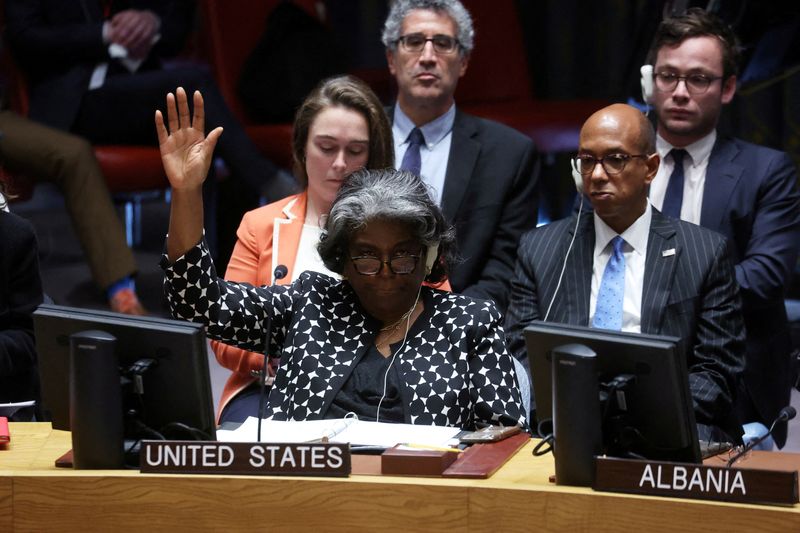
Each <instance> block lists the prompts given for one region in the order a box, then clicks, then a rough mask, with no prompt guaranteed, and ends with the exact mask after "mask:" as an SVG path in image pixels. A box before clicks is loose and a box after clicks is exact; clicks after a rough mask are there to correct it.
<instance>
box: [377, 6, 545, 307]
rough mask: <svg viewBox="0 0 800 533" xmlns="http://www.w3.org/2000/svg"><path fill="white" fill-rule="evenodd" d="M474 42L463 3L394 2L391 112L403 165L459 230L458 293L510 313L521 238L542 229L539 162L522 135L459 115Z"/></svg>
mask: <svg viewBox="0 0 800 533" xmlns="http://www.w3.org/2000/svg"><path fill="white" fill-rule="evenodd" d="M473 34H474V32H473V29H472V20H471V18H470V15H469V12H467V10H466V9H465V8H464V6H463V5H462V4H461V2H459V1H458V0H441V1H436V2H430V1H421V0H401V1H398V2H395V3H394V4H393V5H392V9H391V11H390V13H389V15H388V17H387V19H386V22H385V24H384V29H383V36H382V39H383V43H384V45H385V46H386V57H387V60H388V63H389V70H390V72H391V73H392V75H393V76H394V77H395V79H396V80H397V87H398V95H397V103H396V105H395V106H394V108H393V109H391V110H390V111H389V114H390V117H392V122H393V127H392V134H393V136H394V143H395V154H396V157H397V162H398V166H399V167H400V168H403V169H405V170H411V171H412V172H415V173H417V174H419V175H420V176H421V177H422V179H423V181H424V182H425V183H426V184H428V185H429V186H430V188H431V192H432V194H433V195H434V199H435V200H436V201H437V203H439V205H440V206H441V207H442V211H443V212H444V214H445V216H446V217H447V219H448V220H449V221H450V222H451V223H452V224H453V225H454V226H455V227H456V238H457V241H458V248H459V253H460V255H461V257H462V259H463V261H462V262H460V263H459V264H457V265H451V272H450V284H451V286H452V287H453V290H454V291H456V292H460V293H463V294H468V295H469V296H473V297H477V298H485V299H491V300H494V302H495V303H496V304H497V307H498V308H500V309H501V310H505V308H506V307H507V305H508V288H509V281H510V279H511V275H512V273H513V269H514V261H515V259H516V247H517V243H518V242H519V237H520V236H521V235H522V233H523V232H524V231H526V230H528V229H530V228H532V227H534V226H535V225H536V219H537V195H536V190H537V180H538V175H539V159H538V155H537V152H536V149H535V147H534V145H533V142H532V141H531V140H530V139H528V138H527V137H525V136H523V135H522V134H520V133H519V132H517V131H514V130H512V129H511V128H508V127H506V126H503V125H501V124H498V123H496V122H492V121H490V120H484V119H481V118H477V117H474V116H470V115H468V114H466V113H464V112H462V111H459V110H457V109H456V106H455V100H454V98H453V95H454V93H455V90H456V86H457V84H458V79H459V78H460V77H461V76H463V75H464V74H465V73H466V71H467V65H468V63H469V54H470V51H471V50H472V40H473Z"/></svg>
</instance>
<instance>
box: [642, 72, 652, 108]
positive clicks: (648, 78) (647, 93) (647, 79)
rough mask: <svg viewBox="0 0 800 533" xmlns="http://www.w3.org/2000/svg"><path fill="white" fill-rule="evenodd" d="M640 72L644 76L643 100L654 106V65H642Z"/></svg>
mask: <svg viewBox="0 0 800 533" xmlns="http://www.w3.org/2000/svg"><path fill="white" fill-rule="evenodd" d="M639 72H640V73H641V75H642V79H641V84H642V100H644V103H645V104H647V105H653V90H654V87H653V65H642V67H641V68H640V69H639Z"/></svg>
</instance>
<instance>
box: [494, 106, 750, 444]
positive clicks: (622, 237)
mask: <svg viewBox="0 0 800 533" xmlns="http://www.w3.org/2000/svg"><path fill="white" fill-rule="evenodd" d="M654 144H655V134H654V132H653V128H652V126H651V125H650V123H649V122H647V119H646V118H645V117H644V115H642V114H641V113H640V112H639V111H638V110H636V109H634V108H632V107H630V106H627V105H622V104H617V105H613V106H610V107H607V108H605V109H602V110H600V111H598V112H597V113H595V114H594V115H592V116H591V117H589V119H588V120H587V121H586V123H585V124H584V125H583V128H582V129H581V134H580V151H579V154H578V157H577V163H576V164H577V168H578V170H579V171H580V174H581V176H582V189H583V191H584V192H585V194H586V196H587V197H588V198H589V201H590V202H591V204H592V209H591V210H587V209H583V208H582V207H581V209H580V210H579V212H578V213H576V215H575V216H573V217H570V218H567V219H564V220H560V221H558V222H553V223H552V224H549V225H547V226H544V227H541V228H537V229H534V230H532V231H531V232H529V233H527V234H526V235H525V236H523V238H522V241H521V243H520V248H519V257H518V260H517V266H516V270H515V277H514V280H513V281H512V286H511V287H512V288H511V304H510V306H509V310H508V313H507V315H506V336H507V340H508V344H509V348H510V349H511V351H512V353H513V354H514V355H515V356H517V357H518V358H524V357H525V343H524V339H523V330H524V328H525V327H526V326H527V325H528V324H530V323H531V322H532V321H533V320H547V321H550V322H560V323H566V324H573V325H581V326H586V325H592V326H594V327H602V328H606V329H616V330H623V331H632V332H641V333H650V334H660V335H672V336H676V337H679V338H680V339H681V341H682V347H683V350H684V352H685V353H686V357H687V368H688V370H689V385H690V389H691V391H692V397H693V399H694V407H695V413H696V418H697V422H698V423H701V424H705V425H713V426H718V427H721V428H723V429H724V430H725V431H726V432H727V433H728V434H729V435H730V436H731V437H733V438H737V437H738V436H739V435H740V434H741V427H740V426H739V425H738V423H737V422H736V420H735V419H734V418H733V417H732V416H731V411H732V403H733V400H734V397H735V393H736V380H737V377H738V374H739V373H740V372H741V370H742V364H743V357H744V335H743V331H742V330H743V326H742V315H741V304H740V301H739V295H738V291H737V287H736V282H735V279H734V276H733V264H732V262H731V259H730V253H729V250H728V245H727V242H726V240H725V239H724V238H723V237H722V236H720V235H718V234H716V233H714V232H712V231H710V230H707V229H705V228H701V227H699V226H696V225H694V224H689V223H687V222H682V221H679V220H673V219H669V218H667V217H665V216H663V215H662V214H661V213H659V212H658V211H657V210H656V209H654V208H653V207H652V206H651V205H650V203H649V202H648V199H647V190H648V186H649V184H650V182H651V181H652V179H653V176H655V174H656V171H657V170H658V166H659V157H658V154H656V153H655V146H654ZM573 241H574V242H573Z"/></svg>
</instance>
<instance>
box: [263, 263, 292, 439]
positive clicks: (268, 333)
mask: <svg viewBox="0 0 800 533" xmlns="http://www.w3.org/2000/svg"><path fill="white" fill-rule="evenodd" d="M288 273H289V269H288V268H286V265H278V266H276V267H275V271H274V272H273V273H272V278H273V280H274V281H278V280H279V279H283V278H285V277H286V274H288ZM265 323H266V327H265V328H264V361H263V363H262V365H261V372H260V373H259V376H258V379H259V381H260V382H261V384H260V387H259V391H258V426H257V429H256V431H258V436H257V439H256V442H261V420H262V419H263V418H264V409H265V408H266V404H265V401H264V399H265V396H266V392H267V376H268V374H267V367H268V366H269V341H270V339H271V338H272V315H271V314H269V313H268V314H267V318H266V320H265Z"/></svg>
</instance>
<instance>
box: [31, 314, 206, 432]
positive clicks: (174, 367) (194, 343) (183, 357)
mask: <svg viewBox="0 0 800 533" xmlns="http://www.w3.org/2000/svg"><path fill="white" fill-rule="evenodd" d="M33 319H34V332H35V335H36V348H37V352H38V355H39V375H40V377H41V382H42V408H43V412H44V415H45V417H46V418H49V419H50V420H51V421H52V423H53V428H54V429H63V430H69V429H70V421H69V402H70V391H69V374H70V372H69V370H70V368H69V365H70V335H72V334H74V333H79V332H82V331H87V330H99V331H103V332H106V333H108V334H110V335H113V336H114V337H116V344H115V351H116V355H117V359H118V364H119V367H120V370H121V372H122V375H124V374H125V371H126V369H129V368H130V367H131V366H132V365H134V363H136V362H137V361H140V360H142V359H152V360H154V361H155V364H153V365H152V366H150V367H149V369H148V370H147V371H146V372H144V373H143V374H142V375H141V381H142V388H141V394H137V395H136V403H137V408H138V409H139V410H140V411H141V412H140V413H139V419H140V420H141V421H142V422H143V423H144V424H145V425H146V426H147V427H149V428H152V429H154V430H156V431H159V430H160V429H161V428H164V427H165V426H168V425H170V424H173V425H174V424H175V423H177V424H184V425H186V426H188V427H189V428H194V429H197V430H200V431H201V432H203V433H205V434H206V435H207V436H208V438H210V439H214V438H215V435H216V432H215V422H214V407H213V401H212V393H211V381H210V379H209V373H208V355H207V347H206V340H205V333H204V331H203V327H202V326H200V325H199V324H193V323H190V322H181V321H177V320H168V319H163V318H156V317H134V316H129V315H122V314H118V313H111V312H107V311H97V310H92V309H78V308H72V307H63V306H58V305H48V304H43V305H41V306H39V308H38V309H37V310H36V311H35V312H34V314H33ZM123 400H124V401H125V398H123ZM127 407H128V404H127V403H126V409H127Z"/></svg>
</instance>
